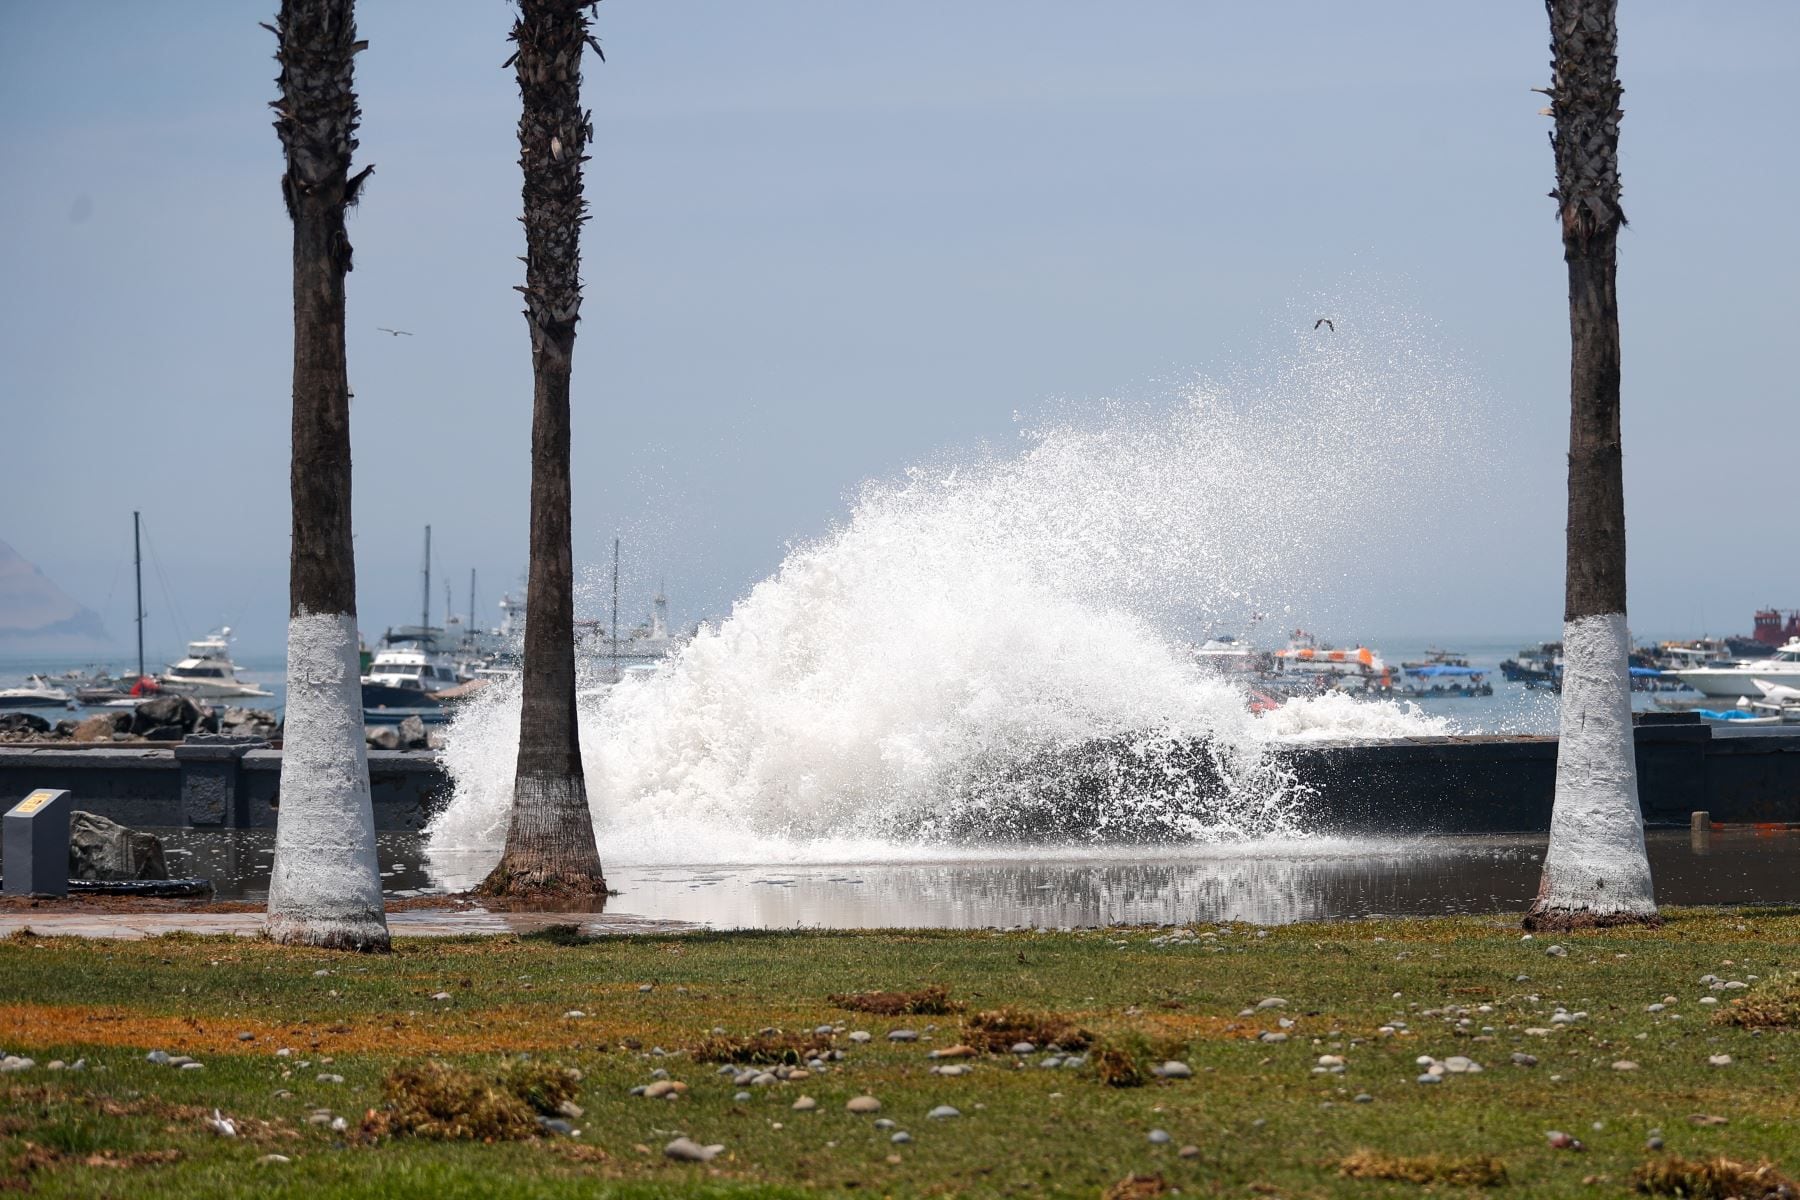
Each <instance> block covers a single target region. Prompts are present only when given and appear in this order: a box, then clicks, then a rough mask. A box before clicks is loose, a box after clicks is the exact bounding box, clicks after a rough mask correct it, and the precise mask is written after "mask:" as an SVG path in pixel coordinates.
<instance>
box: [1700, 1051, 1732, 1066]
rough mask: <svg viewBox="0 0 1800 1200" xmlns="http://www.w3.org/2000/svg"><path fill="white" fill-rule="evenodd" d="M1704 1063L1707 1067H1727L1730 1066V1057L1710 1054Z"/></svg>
mask: <svg viewBox="0 0 1800 1200" xmlns="http://www.w3.org/2000/svg"><path fill="white" fill-rule="evenodd" d="M1706 1062H1707V1065H1708V1066H1713V1067H1729V1066H1730V1065H1731V1055H1729V1054H1711V1055H1708V1056H1707V1059H1706Z"/></svg>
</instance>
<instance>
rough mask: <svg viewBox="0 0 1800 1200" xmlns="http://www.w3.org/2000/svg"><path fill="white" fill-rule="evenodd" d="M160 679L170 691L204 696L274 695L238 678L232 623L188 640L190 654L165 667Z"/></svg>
mask: <svg viewBox="0 0 1800 1200" xmlns="http://www.w3.org/2000/svg"><path fill="white" fill-rule="evenodd" d="M156 682H157V683H158V684H159V685H160V686H161V687H162V689H163V690H164V691H166V692H178V693H180V694H181V695H183V696H194V697H197V698H199V699H202V700H221V699H227V698H230V697H235V696H273V695H274V694H275V693H274V692H271V691H269V690H268V689H266V688H260V687H257V686H256V685H255V684H254V683H252V682H251V681H250V680H248V679H240V678H238V673H237V667H236V666H235V665H234V664H233V663H232V661H231V626H229V625H227V626H225V627H224V628H223V629H220V630H219V631H218V632H216V633H209V634H207V635H206V636H205V637H203V638H200V639H199V640H198V641H192V642H189V643H188V647H187V657H186V658H184V659H182V660H181V661H180V662H178V663H176V664H175V665H174V666H172V667H170V668H169V669H168V670H167V671H164V672H163V673H162V674H161V675H159V676H158V677H157V680H156Z"/></svg>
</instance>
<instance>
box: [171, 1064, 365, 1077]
mask: <svg viewBox="0 0 1800 1200" xmlns="http://www.w3.org/2000/svg"><path fill="white" fill-rule="evenodd" d="M205 1067H206V1064H205V1063H198V1062H184V1063H182V1064H181V1069H182V1070H183V1071H200V1070H204V1069H205ZM338 1078H339V1079H342V1078H343V1077H342V1076H339V1077H338Z"/></svg>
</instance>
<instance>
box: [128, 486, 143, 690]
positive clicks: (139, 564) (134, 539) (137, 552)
mask: <svg viewBox="0 0 1800 1200" xmlns="http://www.w3.org/2000/svg"><path fill="white" fill-rule="evenodd" d="M131 569H132V573H133V574H134V575H136V576H137V635H138V678H139V679H142V678H143V677H144V544H143V539H142V537H141V536H140V535H139V532H138V514H137V511H136V510H133V511H132V514H131Z"/></svg>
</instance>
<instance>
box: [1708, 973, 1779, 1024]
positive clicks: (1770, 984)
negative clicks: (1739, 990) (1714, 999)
mask: <svg viewBox="0 0 1800 1200" xmlns="http://www.w3.org/2000/svg"><path fill="white" fill-rule="evenodd" d="M1713 1020H1714V1021H1717V1022H1718V1023H1719V1024H1721V1025H1741V1026H1743V1027H1744V1028H1746V1029H1793V1028H1800V973H1797V974H1790V975H1783V976H1780V977H1777V978H1773V979H1765V980H1763V981H1762V982H1760V983H1758V984H1757V985H1756V986H1755V987H1753V988H1751V989H1750V991H1748V992H1747V993H1745V994H1744V995H1743V996H1741V997H1739V998H1738V999H1736V1000H1733V1001H1732V1002H1731V1007H1729V1008H1723V1009H1720V1010H1719V1011H1718V1012H1716V1013H1714V1014H1713Z"/></svg>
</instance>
